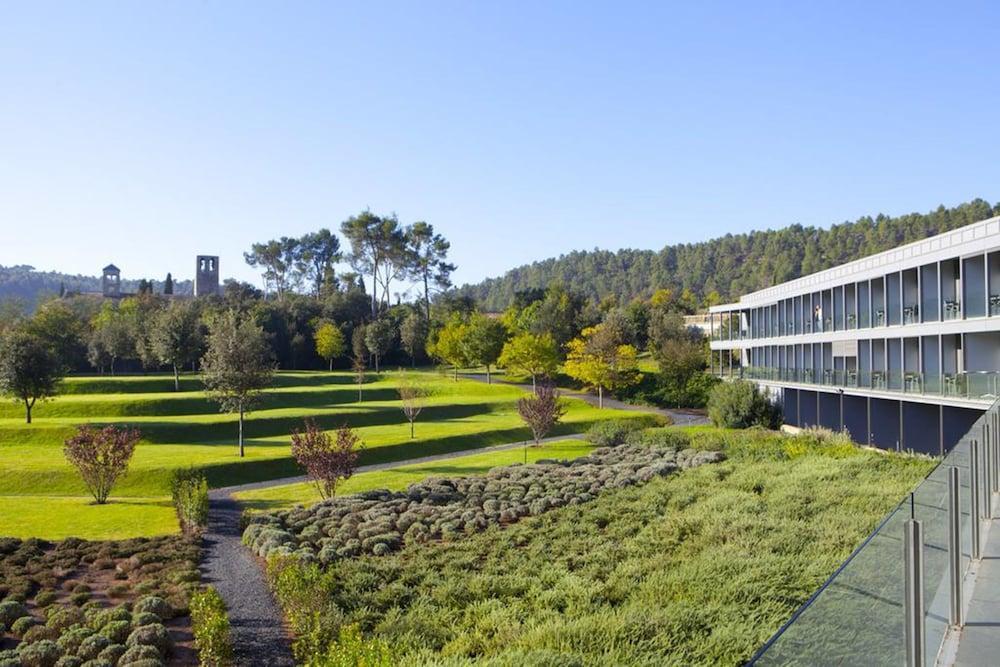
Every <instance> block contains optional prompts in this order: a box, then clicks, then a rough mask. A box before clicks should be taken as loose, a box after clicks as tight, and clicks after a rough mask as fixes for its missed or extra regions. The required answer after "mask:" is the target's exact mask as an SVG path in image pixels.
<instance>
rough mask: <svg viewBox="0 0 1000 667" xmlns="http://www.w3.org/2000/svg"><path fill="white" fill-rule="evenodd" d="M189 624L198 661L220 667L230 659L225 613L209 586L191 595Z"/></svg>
mask: <svg viewBox="0 0 1000 667" xmlns="http://www.w3.org/2000/svg"><path fill="white" fill-rule="evenodd" d="M191 626H192V631H193V633H194V643H195V646H197V647H198V659H199V661H200V663H201V664H202V665H208V666H212V667H221V666H222V665H229V664H231V663H232V660H233V642H232V637H231V636H230V633H229V616H228V615H227V614H226V605H225V603H224V602H223V601H222V596H220V595H219V593H218V592H217V591H216V590H215V589H214V588H212V587H208V588H206V589H205V590H204V591H201V592H198V593H195V594H194V595H193V596H191Z"/></svg>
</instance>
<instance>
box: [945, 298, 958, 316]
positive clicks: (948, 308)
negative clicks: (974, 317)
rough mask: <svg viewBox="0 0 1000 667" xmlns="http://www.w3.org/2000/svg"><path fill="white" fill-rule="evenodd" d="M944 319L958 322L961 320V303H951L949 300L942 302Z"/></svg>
mask: <svg viewBox="0 0 1000 667" xmlns="http://www.w3.org/2000/svg"><path fill="white" fill-rule="evenodd" d="M944 319H946V320H960V319H962V302H961V301H953V300H950V299H947V300H945V302H944Z"/></svg>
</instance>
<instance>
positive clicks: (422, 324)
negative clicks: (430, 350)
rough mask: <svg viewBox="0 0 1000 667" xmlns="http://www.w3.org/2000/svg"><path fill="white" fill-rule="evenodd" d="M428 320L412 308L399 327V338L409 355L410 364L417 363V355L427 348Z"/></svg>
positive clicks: (414, 364)
mask: <svg viewBox="0 0 1000 667" xmlns="http://www.w3.org/2000/svg"><path fill="white" fill-rule="evenodd" d="M428 330H429V326H428V320H427V319H426V318H424V316H423V314H422V313H421V312H420V311H418V310H413V311H411V312H410V314H409V315H407V316H406V319H405V320H403V324H402V325H401V326H400V328H399V340H400V342H402V344H403V349H405V350H406V354H408V355H409V356H410V365H411V366H416V365H417V356H419V355H422V354H424V353H425V352H426V349H427V334H428Z"/></svg>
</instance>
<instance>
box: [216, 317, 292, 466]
mask: <svg viewBox="0 0 1000 667" xmlns="http://www.w3.org/2000/svg"><path fill="white" fill-rule="evenodd" d="M202 370H203V371H204V374H205V387H206V388H207V389H208V391H209V395H210V396H211V397H212V398H213V399H214V400H215V401H217V402H218V403H219V406H220V407H221V408H222V410H224V411H226V412H236V413H238V414H239V428H240V430H239V452H240V457H241V458H242V457H243V456H244V455H245V452H244V444H243V419H244V415H245V414H246V412H247V411H248V410H250V409H251V408H252V407H253V406H254V405H255V404H256V403H257V402H258V401H259V400H260V397H261V394H262V392H263V390H264V389H265V388H266V387H267V386H268V385H270V384H271V378H272V376H273V375H274V363H273V361H272V354H271V348H270V347H269V346H268V343H267V339H266V337H265V336H264V331H263V330H262V329H261V328H260V327H258V326H257V325H255V324H254V323H253V322H252V321H250V320H249V319H241V318H240V316H239V315H238V314H237V313H236V312H234V311H228V312H226V313H223V314H221V315H219V316H218V317H216V319H215V321H214V322H213V323H212V325H211V327H210V332H209V336H208V351H207V352H206V353H205V357H204V359H203V360H202Z"/></svg>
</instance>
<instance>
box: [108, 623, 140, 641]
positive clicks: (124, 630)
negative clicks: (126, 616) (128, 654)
mask: <svg viewBox="0 0 1000 667" xmlns="http://www.w3.org/2000/svg"><path fill="white" fill-rule="evenodd" d="M131 630H132V624H131V623H129V622H128V621H111V622H110V623H108V624H106V625H105V626H104V627H103V628H101V635H102V636H104V637H107V638H108V640H110V641H111V643H113V644H124V643H125V640H126V639H128V635H129V632H131Z"/></svg>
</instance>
